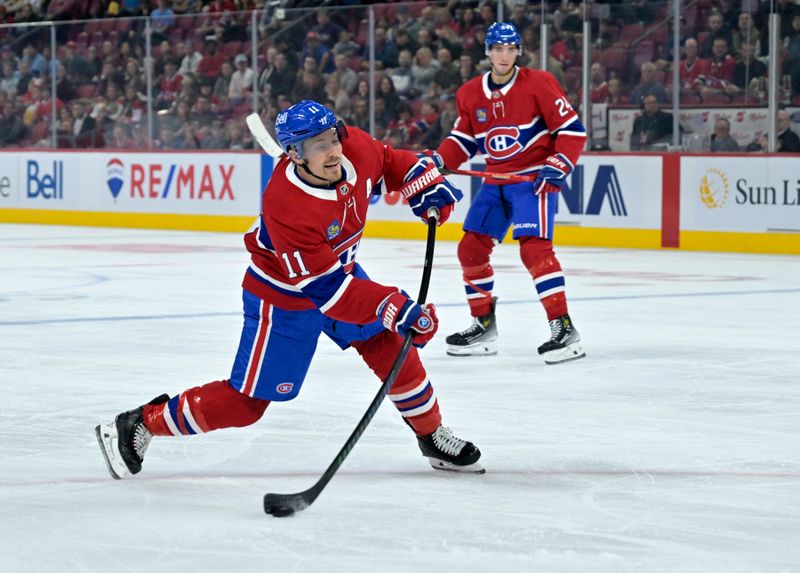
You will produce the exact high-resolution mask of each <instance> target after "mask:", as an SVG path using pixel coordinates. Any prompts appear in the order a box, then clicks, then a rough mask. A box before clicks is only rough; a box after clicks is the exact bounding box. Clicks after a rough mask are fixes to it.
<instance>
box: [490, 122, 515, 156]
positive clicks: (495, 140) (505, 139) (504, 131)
mask: <svg viewBox="0 0 800 573" xmlns="http://www.w3.org/2000/svg"><path fill="white" fill-rule="evenodd" d="M520 151H522V144H521V143H520V142H519V128H518V127H515V126H510V125H501V126H498V127H493V128H492V129H490V130H489V132H488V133H487V134H486V153H487V154H488V155H489V157H491V158H492V159H508V158H509V157H513V156H514V155H516V154H517V153H519V152H520Z"/></svg>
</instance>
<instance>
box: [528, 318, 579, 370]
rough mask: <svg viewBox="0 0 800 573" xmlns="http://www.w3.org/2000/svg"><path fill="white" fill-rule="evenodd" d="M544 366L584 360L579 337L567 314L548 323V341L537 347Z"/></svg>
mask: <svg viewBox="0 0 800 573" xmlns="http://www.w3.org/2000/svg"><path fill="white" fill-rule="evenodd" d="M539 354H541V355H542V358H544V362H545V364H560V363H561V362H569V361H570V360H577V359H578V358H584V357H585V356H586V353H585V352H584V351H583V346H581V335H580V334H578V331H577V330H576V329H575V326H574V325H573V324H572V319H570V317H569V315H568V314H565V315H563V316H559V317H558V318H556V319H553V320H551V321H550V340H548V341H547V342H545V343H544V344H542V345H541V346H540V347H539Z"/></svg>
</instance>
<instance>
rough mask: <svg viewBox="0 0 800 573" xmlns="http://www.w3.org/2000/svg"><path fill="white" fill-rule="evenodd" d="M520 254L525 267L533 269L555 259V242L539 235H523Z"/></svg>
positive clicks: (520, 242)
mask: <svg viewBox="0 0 800 573" xmlns="http://www.w3.org/2000/svg"><path fill="white" fill-rule="evenodd" d="M519 255H520V258H521V259H522V264H524V265H525V268H527V269H529V270H532V269H536V268H539V267H541V266H543V265H546V263H547V261H548V260H550V259H555V253H554V252H553V242H552V241H548V240H547V239H540V238H539V237H522V238H520V240H519Z"/></svg>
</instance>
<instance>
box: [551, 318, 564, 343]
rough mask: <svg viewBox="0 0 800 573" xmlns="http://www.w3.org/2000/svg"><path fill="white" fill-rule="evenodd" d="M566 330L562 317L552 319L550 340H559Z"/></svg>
mask: <svg viewBox="0 0 800 573" xmlns="http://www.w3.org/2000/svg"><path fill="white" fill-rule="evenodd" d="M563 330H564V325H563V324H562V323H561V319H560V318H556V319H555V320H551V321H550V340H558V339H559V338H560V337H561V333H562V332H563Z"/></svg>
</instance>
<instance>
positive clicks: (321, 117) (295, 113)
mask: <svg viewBox="0 0 800 573" xmlns="http://www.w3.org/2000/svg"><path fill="white" fill-rule="evenodd" d="M328 129H336V131H337V133H338V134H339V139H342V136H343V129H344V127H343V125H342V123H341V122H340V121H337V120H336V115H335V114H334V113H333V112H332V111H331V110H329V109H328V108H327V107H325V106H324V105H322V104H321V103H317V102H315V101H312V100H309V99H304V100H303V101H301V102H300V103H296V104H294V105H293V106H292V107H290V108H289V109H287V110H285V111H282V112H280V113H279V114H278V116H277V117H276V118H275V135H277V136H278V143H280V144H281V147H282V148H283V151H284V152H288V151H289V148H290V147H293V148H294V150H295V151H296V152H297V154H298V155H299V156H300V157H302V156H303V146H302V145H300V144H301V143H302V142H303V141H305V140H306V139H308V138H310V137H314V136H315V135H319V134H320V133H322V132H323V131H327V130H328Z"/></svg>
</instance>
